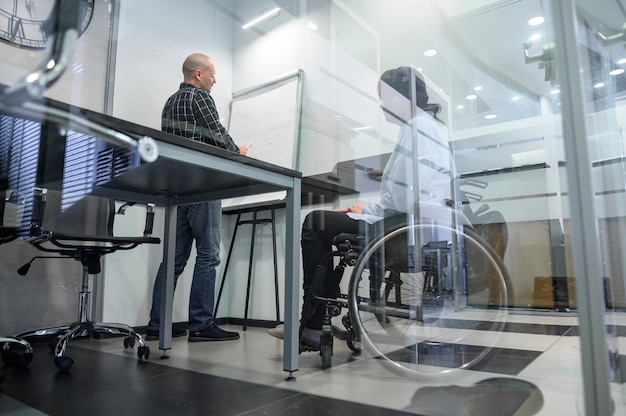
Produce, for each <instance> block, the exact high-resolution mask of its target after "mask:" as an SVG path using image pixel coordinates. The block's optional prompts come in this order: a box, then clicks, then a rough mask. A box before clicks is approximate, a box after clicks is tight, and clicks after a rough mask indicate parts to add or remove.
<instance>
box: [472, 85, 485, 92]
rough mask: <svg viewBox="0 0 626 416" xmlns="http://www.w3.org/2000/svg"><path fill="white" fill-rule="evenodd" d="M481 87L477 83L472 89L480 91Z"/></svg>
mask: <svg viewBox="0 0 626 416" xmlns="http://www.w3.org/2000/svg"><path fill="white" fill-rule="evenodd" d="M482 89H483V87H481V86H480V85H477V86H475V87H474V91H480V90H482Z"/></svg>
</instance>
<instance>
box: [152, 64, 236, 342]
mask: <svg viewBox="0 0 626 416" xmlns="http://www.w3.org/2000/svg"><path fill="white" fill-rule="evenodd" d="M215 82H216V79H215V64H213V61H212V60H211V58H209V57H208V56H206V55H204V54H201V53H193V54H191V55H189V56H188V57H187V59H185V62H184V63H183V82H182V83H181V84H180V87H179V89H178V91H176V92H175V93H174V94H173V95H172V96H171V97H170V98H168V99H167V101H166V102H165V105H164V106H163V113H162V117H161V129H162V130H163V131H166V132H168V133H172V134H175V135H177V136H182V137H186V138H188V139H191V140H196V141H199V142H202V143H207V144H209V145H212V146H217V147H220V148H222V149H226V150H229V151H231V152H235V153H240V154H243V155H245V154H246V153H247V152H246V147H245V146H237V145H236V144H235V142H234V141H233V139H232V137H230V135H229V134H228V132H227V131H226V128H224V126H223V125H222V123H220V121H219V115H218V113H217V108H216V107H215V101H213V97H211V95H210V92H211V88H212V87H213V85H214V84H215ZM181 174H182V175H184V172H181ZM221 219H222V202H221V201H219V200H218V201H208V202H201V203H197V204H191V205H183V206H179V207H178V209H177V213H176V256H175V261H174V282H175V283H174V287H176V282H177V281H178V277H179V276H180V275H181V273H182V272H183V270H184V268H185V265H186V264H187V261H188V260H189V256H190V254H191V248H192V243H193V241H194V240H195V242H196V263H195V266H194V271H193V281H192V283H191V293H190V295H189V321H188V324H187V329H188V330H189V337H188V340H189V341H190V342H200V341H226V340H234V339H238V338H239V334H238V333H237V332H230V331H224V330H223V329H221V328H219V327H218V326H217V325H216V323H215V321H214V320H213V308H214V299H215V296H214V292H215V275H216V268H217V266H218V265H219V263H220V251H219V250H220V226H221ZM162 281H163V264H161V266H160V267H159V271H158V273H157V276H156V280H155V282H154V288H153V291H152V308H151V310H150V321H149V322H148V333H147V335H146V339H147V340H157V339H159V323H160V321H159V318H160V310H161V282H162ZM172 335H173V336H184V335H186V330H185V329H182V328H180V329H179V328H173V329H172Z"/></svg>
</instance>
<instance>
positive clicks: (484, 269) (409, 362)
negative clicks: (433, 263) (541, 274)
mask: <svg viewBox="0 0 626 416" xmlns="http://www.w3.org/2000/svg"><path fill="white" fill-rule="evenodd" d="M438 240H445V241H450V242H451V244H450V245H449V246H448V251H447V252H446V253H445V254H446V255H447V256H449V257H450V261H449V262H448V263H447V270H446V273H447V276H449V277H448V279H447V280H448V282H447V283H446V282H439V292H438V293H437V294H433V293H432V292H431V291H428V290H425V287H426V282H425V281H424V280H425V275H426V274H425V272H424V270H425V269H424V267H423V264H422V263H423V255H422V254H423V253H422V250H421V247H423V246H424V245H425V244H426V243H428V242H431V241H438ZM445 284H447V285H448V286H449V288H448V289H445V287H444V286H445ZM442 287H444V289H445V290H442ZM510 299H512V293H511V285H510V280H509V277H508V273H507V271H506V268H505V267H504V265H503V263H502V261H501V259H500V258H499V256H498V255H497V254H496V253H495V252H494V250H493V249H492V248H491V247H490V246H489V245H488V244H487V243H486V242H485V241H484V240H483V239H482V238H481V237H480V236H478V235H477V234H476V233H475V232H474V231H473V230H472V229H471V228H466V229H465V230H464V231H460V230H457V229H454V228H450V227H446V226H440V225H433V224H416V225H410V226H404V227H401V228H398V229H396V230H394V231H391V232H389V233H387V234H385V236H384V237H383V238H381V239H379V240H377V241H373V242H372V243H371V244H370V245H368V247H367V248H366V249H365V251H364V252H363V254H362V255H361V256H360V257H359V260H358V262H357V264H356V265H355V267H354V269H353V272H352V276H351V278H350V284H349V291H348V306H349V310H350V316H351V318H352V321H353V322H352V324H353V326H354V328H355V330H356V331H357V333H358V335H359V338H360V340H361V343H362V344H363V346H364V349H365V351H367V352H369V353H370V355H372V356H373V357H375V358H377V359H379V360H380V362H381V363H382V364H383V365H385V366H386V367H388V368H389V369H390V370H392V371H394V372H397V373H399V374H401V375H402V376H406V377H419V378H421V379H423V378H424V377H431V376H432V377H439V376H441V375H444V374H449V373H451V372H454V371H455V370H459V369H468V368H475V367H477V366H478V365H481V364H485V363H486V362H487V360H486V359H487V358H488V357H489V355H490V354H491V353H492V351H493V350H494V348H495V347H496V345H497V341H498V339H499V338H500V335H501V332H502V330H503V328H504V325H505V324H506V316H507V308H508V306H509V303H510V302H509V300H510Z"/></svg>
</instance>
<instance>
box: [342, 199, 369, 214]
mask: <svg viewBox="0 0 626 416" xmlns="http://www.w3.org/2000/svg"><path fill="white" fill-rule="evenodd" d="M366 206H367V203H366V202H359V203H358V204H354V205H350V206H349V207H348V208H341V209H338V210H336V212H344V213H348V212H353V213H355V214H362V213H363V208H365V207H366Z"/></svg>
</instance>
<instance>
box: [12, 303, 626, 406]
mask: <svg viewBox="0 0 626 416" xmlns="http://www.w3.org/2000/svg"><path fill="white" fill-rule="evenodd" d="M624 323H626V318H624V322H623V323H619V322H618V323H617V324H618V326H622V325H623V324H624ZM575 324H576V318H575V317H572V316H565V317H553V316H530V315H509V317H508V323H507V325H506V327H505V332H503V333H502V336H501V337H500V338H499V340H498V348H496V349H494V351H493V353H492V354H490V355H489V357H488V359H487V360H486V361H485V362H484V363H481V365H480V366H479V367H477V368H474V369H472V370H459V371H454V372H451V373H450V374H449V375H447V376H443V377H434V378H432V377H424V378H423V379H413V380H407V379H405V378H402V377H400V376H398V375H396V374H394V373H393V372H390V371H389V370H388V369H387V368H385V367H383V366H381V365H380V363H379V360H376V359H372V358H370V357H368V355H367V354H365V353H362V354H355V353H353V352H351V351H350V350H349V349H348V348H347V346H346V345H345V343H344V342H342V341H339V340H336V342H335V352H334V356H333V361H332V367H331V368H330V369H327V370H324V371H322V370H320V357H319V355H318V354H317V353H313V352H309V353H303V354H301V355H300V369H299V371H298V372H296V373H295V376H296V381H285V377H286V376H287V374H286V373H284V372H283V371H282V346H283V345H282V341H280V340H277V339H275V338H272V337H270V336H268V335H267V334H266V333H265V329H262V328H250V327H249V328H248V330H247V331H245V332H244V331H241V328H240V327H233V326H225V328H226V329H230V330H240V332H241V335H242V336H241V339H239V340H237V341H228V342H217V343H210V342H209V343H188V342H187V341H186V339H185V338H176V339H174V343H173V348H172V350H170V351H168V356H169V357H170V358H169V359H160V355H161V351H160V350H158V343H157V342H156V341H155V342H149V343H148V345H149V346H150V348H151V350H152V351H151V356H150V358H149V359H148V360H147V361H138V360H137V358H136V349H124V347H123V345H122V341H121V340H120V339H106V340H93V339H92V340H83V341H77V342H73V343H72V344H70V346H69V348H68V351H67V355H69V356H71V357H72V358H73V359H74V366H73V367H72V369H71V370H70V371H69V372H59V371H57V369H56V367H55V366H54V364H53V358H52V355H51V353H50V352H49V349H48V347H47V345H42V346H37V347H36V349H35V357H34V359H33V362H32V363H31V364H30V365H29V366H28V367H27V368H25V369H24V368H15V367H9V366H4V367H2V369H0V372H2V373H3V374H4V375H5V381H4V382H3V383H2V384H1V385H0V414H19V415H40V414H49V415H64V416H71V415H79V414H80V415H84V414H86V413H88V414H90V415H92V416H97V415H105V414H106V415H112V414H114V415H126V414H128V415H137V414H146V415H171V414H183V413H184V414H190V415H195V414H198V415H200V414H202V415H244V414H245V415H260V414H264V415H316V416H321V415H342V416H343V415H415V414H423V415H453V414H460V411H459V409H460V408H463V409H465V411H466V413H464V414H468V415H478V414H480V415H482V416H490V415H534V414H537V415H551V416H552V415H557V414H559V415H560V414H567V415H579V414H583V410H582V409H583V403H582V397H583V394H582V383H581V378H582V377H581V370H580V354H579V352H580V348H579V341H578V338H577V337H576V336H575V335H574V334H575V333H576V331H575V329H576V328H575V327H574V326H575ZM463 330H464V331H468V332H467V333H465V336H464V337H463V339H464V341H465V343H466V344H467V345H466V346H464V347H461V346H458V345H456V346H454V345H450V346H449V347H446V348H447V351H448V354H449V357H448V358H447V359H448V360H449V361H450V362H453V361H454V357H455V356H458V354H467V353H471V351H472V350H473V349H474V348H476V346H477V345H480V339H481V330H476V329H463ZM482 335H483V336H484V332H483V333H482ZM619 341H620V343H622V344H623V345H620V351H626V343H624V339H622V338H619ZM421 348H422V351H421V352H422V353H424V352H427V351H425V350H424V349H425V348H427V347H421ZM437 355H438V356H439V357H442V356H445V354H443V355H442V353H441V350H439V351H438V354H437ZM624 359H626V358H622V362H624ZM612 388H613V399H614V401H615V403H616V412H615V414H626V406H624V405H623V404H622V403H623V394H624V385H623V384H618V383H613V384H612Z"/></svg>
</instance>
